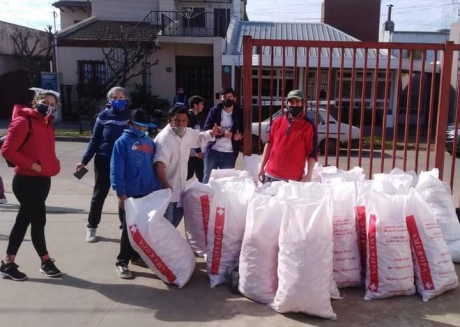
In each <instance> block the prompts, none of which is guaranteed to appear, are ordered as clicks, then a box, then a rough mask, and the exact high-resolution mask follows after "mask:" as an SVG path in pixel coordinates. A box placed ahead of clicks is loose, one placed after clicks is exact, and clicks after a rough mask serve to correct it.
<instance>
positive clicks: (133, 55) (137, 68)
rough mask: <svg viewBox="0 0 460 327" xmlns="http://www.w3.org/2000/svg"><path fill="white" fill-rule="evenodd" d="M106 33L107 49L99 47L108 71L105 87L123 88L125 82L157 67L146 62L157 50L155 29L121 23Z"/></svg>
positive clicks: (155, 63)
mask: <svg viewBox="0 0 460 327" xmlns="http://www.w3.org/2000/svg"><path fill="white" fill-rule="evenodd" d="M107 29H110V27H107ZM112 29H113V27H112ZM114 32H115V33H114ZM108 34H110V35H111V38H110V39H109V40H108V41H107V43H106V44H107V46H106V47H103V48H102V52H103V53H104V59H105V62H106V64H107V68H108V76H107V82H108V83H109V84H111V85H114V84H117V85H120V86H125V85H126V84H127V83H128V81H129V80H131V79H132V78H134V77H136V76H139V75H142V74H143V73H144V72H146V71H147V70H148V69H150V68H151V67H152V66H155V65H157V64H158V60H155V61H153V62H148V58H149V56H150V55H151V54H153V53H154V52H156V51H157V46H156V45H155V39H156V30H154V29H153V28H152V26H151V25H149V24H145V23H138V24H135V25H134V26H130V25H129V24H123V25H119V26H118V29H116V27H115V31H112V33H108Z"/></svg>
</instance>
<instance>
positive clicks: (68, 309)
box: [0, 142, 460, 327]
mask: <svg viewBox="0 0 460 327" xmlns="http://www.w3.org/2000/svg"><path fill="white" fill-rule="evenodd" d="M85 148H86V143H81V142H57V153H58V156H59V158H60V160H61V166H62V171H61V173H60V174H59V175H58V176H56V177H54V178H53V179H52V188H51V193H50V196H49V197H48V201H47V208H48V217H47V218H48V222H47V226H46V234H47V243H48V249H49V251H50V254H51V255H52V257H54V258H55V259H56V265H57V266H58V267H59V268H60V269H61V270H62V271H63V272H65V275H64V276H63V277H62V278H58V279H50V278H47V277H45V276H44V275H42V274H41V273H40V272H39V268H40V266H39V259H38V257H37V256H36V253H35V250H34V249H33V246H32V244H31V242H30V234H29V233H28V234H27V235H26V239H25V241H24V243H23V245H22V247H21V249H20V251H19V254H18V257H17V263H18V264H19V265H20V269H21V270H22V271H24V272H25V273H26V274H28V276H29V279H28V280H27V281H25V282H13V281H11V280H7V279H0V326H21V327H28V326H33V327H42V326H43V327H44V326H47V327H54V326H69V327H71V326H91V327H93V326H102V327H105V326H107V327H109V326H110V327H116V326H128V325H131V324H135V325H136V326H139V327H141V326H219V327H225V326H251V327H254V326H282V327H289V326H379V327H385V326H391V327H395V326H437V327H441V326H460V288H457V289H456V290H453V291H450V292H448V293H445V294H443V295H441V296H439V297H437V298H434V299H432V300H430V301H428V302H427V303H423V302H422V300H421V299H420V297H418V296H410V297H398V298H391V299H386V300H373V301H364V300H363V296H364V290H363V289H346V290H343V291H342V295H343V296H344V299H343V300H335V301H333V304H332V305H333V309H334V311H335V313H336V314H337V316H338V320H337V321H328V320H324V319H320V318H315V317H310V316H307V315H304V314H287V315H281V314H278V313H276V312H275V311H273V310H272V309H270V308H268V307H267V306H265V305H261V304H257V303H255V302H252V301H250V300H248V299H245V298H244V297H242V296H237V295H233V294H232V293H231V292H230V291H229V290H228V289H227V288H226V287H225V286H219V287H216V288H214V289H212V288H210V287H209V282H208V279H207V275H206V264H205V262H203V260H201V259H198V260H197V267H196V270H195V273H194V276H193V278H192V280H191V281H190V282H189V284H187V285H186V286H185V287H184V288H183V289H177V288H171V287H168V286H166V285H165V284H164V283H162V282H161V281H160V280H159V279H158V278H157V277H156V276H155V275H154V274H153V273H152V272H151V271H150V270H149V269H145V268H140V267H137V266H132V265H131V266H130V268H131V269H132V270H133V271H134V273H135V276H136V278H135V279H133V280H122V279H120V278H118V276H117V275H116V273H115V268H114V263H115V257H116V255H117V253H118V241H119V237H120V231H119V229H118V216H117V209H116V208H117V201H116V197H115V196H114V195H113V194H110V195H109V197H108V198H107V201H106V204H105V207H104V213H103V217H102V222H101V225H100V228H99V229H98V235H99V236H101V240H100V241H99V242H98V243H94V244H89V243H86V242H85V241H84V238H85V232H86V227H85V226H86V217H87V214H88V208H89V202H90V198H91V192H92V186H93V178H94V177H93V171H92V164H90V167H89V170H90V172H89V173H88V174H87V175H86V176H85V177H84V178H83V179H82V180H80V181H78V180H77V179H75V178H74V177H73V176H72V172H73V170H74V167H75V164H76V163H77V162H79V160H80V157H81V155H82V154H83V152H84V150H85ZM12 173H13V171H12V169H11V168H8V167H7V166H6V164H5V163H4V162H3V161H2V162H0V175H1V176H2V177H3V179H4V183H5V188H6V191H7V193H6V196H7V198H8V201H9V203H8V204H7V205H0V216H1V219H0V252H2V253H3V252H4V251H5V249H6V246H7V240H8V235H9V232H10V230H11V227H12V224H13V222H14V219H15V216H16V212H17V208H18V203H17V200H16V199H15V197H14V195H13V194H12V193H11V178H12ZM179 229H180V230H181V231H182V232H183V226H182V225H181V226H179ZM456 270H457V274H459V275H460V265H456Z"/></svg>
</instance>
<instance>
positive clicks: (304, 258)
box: [270, 183, 337, 319]
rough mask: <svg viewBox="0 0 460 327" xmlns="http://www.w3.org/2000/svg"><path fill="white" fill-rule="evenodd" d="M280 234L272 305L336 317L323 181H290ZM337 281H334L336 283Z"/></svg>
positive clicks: (327, 196) (328, 215)
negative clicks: (293, 195) (332, 294)
mask: <svg viewBox="0 0 460 327" xmlns="http://www.w3.org/2000/svg"><path fill="white" fill-rule="evenodd" d="M289 184H299V185H293V186H294V189H293V190H292V193H293V194H302V195H303V198H299V197H292V198H291V197H288V198H285V199H284V200H285V203H286V210H284V214H283V219H282V223H281V229H280V234H279V254H278V289H277V291H276V296H275V299H274V300H273V302H272V303H271V304H270V306H271V307H272V308H274V309H275V310H276V311H278V312H280V313H285V312H303V313H306V314H309V315H314V316H319V317H323V318H328V319H337V316H336V314H335V313H334V311H333V310H332V305H331V284H332V283H333V271H332V261H333V243H332V209H331V197H330V194H329V192H328V190H327V189H326V187H325V186H324V185H321V184H317V183H289ZM334 284H335V283H334Z"/></svg>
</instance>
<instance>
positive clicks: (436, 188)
mask: <svg viewBox="0 0 460 327" xmlns="http://www.w3.org/2000/svg"><path fill="white" fill-rule="evenodd" d="M415 189H416V190H417V191H418V192H419V193H420V194H421V195H422V196H423V198H424V199H425V201H426V202H427V203H428V206H429V208H430V210H431V212H432V213H433V215H434V217H435V218H436V220H437V222H438V224H439V226H440V227H441V231H442V234H443V236H444V239H445V241H446V242H447V246H448V247H449V251H450V254H451V256H452V260H453V261H454V262H458V263H460V223H459V221H458V217H457V214H456V211H455V207H454V205H453V201H452V195H451V192H450V188H449V186H448V185H446V184H445V183H443V182H442V181H440V180H439V171H438V169H433V170H431V171H428V172H422V173H420V175H419V180H418V183H417V185H416V187H415Z"/></svg>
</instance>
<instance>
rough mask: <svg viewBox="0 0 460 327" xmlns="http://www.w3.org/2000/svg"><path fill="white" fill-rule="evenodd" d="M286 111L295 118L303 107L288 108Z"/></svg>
mask: <svg viewBox="0 0 460 327" xmlns="http://www.w3.org/2000/svg"><path fill="white" fill-rule="evenodd" d="M287 109H288V113H289V115H291V117H292V118H297V116H298V115H299V114H300V113H301V112H302V110H303V106H288V108H287Z"/></svg>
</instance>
